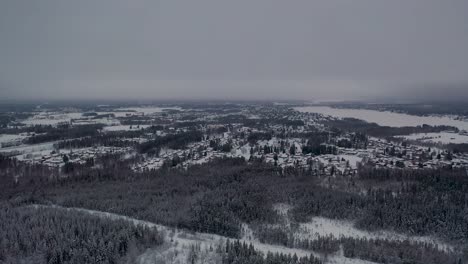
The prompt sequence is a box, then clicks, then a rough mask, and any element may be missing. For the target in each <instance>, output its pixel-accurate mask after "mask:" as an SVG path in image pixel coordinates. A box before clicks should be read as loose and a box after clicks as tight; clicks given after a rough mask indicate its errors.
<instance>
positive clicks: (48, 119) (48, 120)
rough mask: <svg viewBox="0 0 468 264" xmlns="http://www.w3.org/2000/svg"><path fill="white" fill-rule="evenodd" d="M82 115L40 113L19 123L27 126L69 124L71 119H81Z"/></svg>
mask: <svg viewBox="0 0 468 264" xmlns="http://www.w3.org/2000/svg"><path fill="white" fill-rule="evenodd" d="M81 117H82V113H55V112H41V113H39V114H37V115H35V116H32V117H30V118H28V119H26V120H24V121H22V122H21V123H23V124H25V125H29V126H34V125H57V124H59V123H63V122H70V120H72V119H77V118H81Z"/></svg>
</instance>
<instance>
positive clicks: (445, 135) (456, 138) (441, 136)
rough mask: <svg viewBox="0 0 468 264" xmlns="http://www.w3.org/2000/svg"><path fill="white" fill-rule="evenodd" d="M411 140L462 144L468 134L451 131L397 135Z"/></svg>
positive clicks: (466, 140)
mask: <svg viewBox="0 0 468 264" xmlns="http://www.w3.org/2000/svg"><path fill="white" fill-rule="evenodd" d="M399 137H402V138H406V139H411V140H419V141H424V142H433V143H442V144H450V143H453V144H463V143H468V135H461V134H458V133H451V132H440V133H418V134H411V135H408V136H399Z"/></svg>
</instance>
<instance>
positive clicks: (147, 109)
mask: <svg viewBox="0 0 468 264" xmlns="http://www.w3.org/2000/svg"><path fill="white" fill-rule="evenodd" d="M118 110H119V111H131V112H133V113H134V112H138V113H144V114H145V115H149V114H154V113H161V112H163V111H165V110H179V111H182V108H180V107H129V108H119V109H118Z"/></svg>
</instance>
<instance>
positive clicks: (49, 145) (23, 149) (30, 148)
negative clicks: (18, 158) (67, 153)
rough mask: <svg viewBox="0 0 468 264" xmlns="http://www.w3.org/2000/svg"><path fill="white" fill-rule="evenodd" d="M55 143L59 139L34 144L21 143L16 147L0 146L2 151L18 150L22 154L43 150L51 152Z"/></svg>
mask: <svg viewBox="0 0 468 264" xmlns="http://www.w3.org/2000/svg"><path fill="white" fill-rule="evenodd" d="M55 143H57V141H53V142H46V143H41V144H34V145H20V146H14V147H7V148H0V152H11V151H18V152H19V153H20V154H29V153H34V152H41V151H46V152H47V151H48V152H50V151H52V150H53V149H54V144H55Z"/></svg>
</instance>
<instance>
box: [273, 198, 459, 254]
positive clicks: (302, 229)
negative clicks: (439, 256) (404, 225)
mask: <svg viewBox="0 0 468 264" xmlns="http://www.w3.org/2000/svg"><path fill="white" fill-rule="evenodd" d="M273 209H274V210H275V211H276V212H277V213H278V214H279V215H280V216H281V217H282V218H283V220H284V221H285V223H286V225H289V223H290V219H289V215H288V213H289V210H291V209H292V207H291V206H290V205H288V204H275V205H274V206H273ZM294 236H295V237H296V238H299V239H310V240H315V239H318V237H319V236H320V237H325V236H333V237H335V238H342V237H351V238H366V239H386V240H391V241H406V240H408V241H410V242H413V243H415V242H424V243H428V244H433V245H437V246H438V248H439V249H441V250H444V251H454V250H455V249H454V247H453V246H452V245H450V244H447V243H444V242H442V241H440V240H438V239H435V238H432V237H427V236H424V237H421V236H408V235H404V234H399V233H395V232H391V231H376V232H369V231H365V230H360V229H357V228H356V227H354V223H353V222H351V221H344V220H335V219H330V218H325V217H312V219H311V221H310V222H308V223H300V224H299V229H298V230H297V231H296V232H295V234H294Z"/></svg>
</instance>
